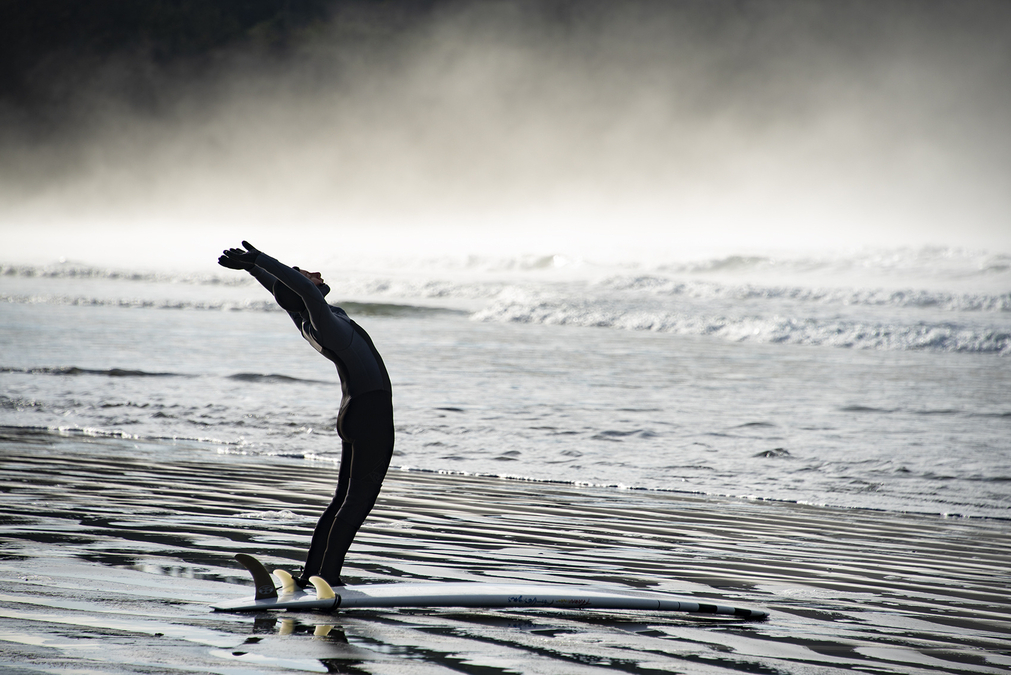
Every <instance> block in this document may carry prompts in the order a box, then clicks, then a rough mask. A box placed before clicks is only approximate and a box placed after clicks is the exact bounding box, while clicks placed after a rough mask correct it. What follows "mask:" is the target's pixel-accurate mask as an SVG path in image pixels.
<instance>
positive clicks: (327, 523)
mask: <svg viewBox="0 0 1011 675" xmlns="http://www.w3.org/2000/svg"><path fill="white" fill-rule="evenodd" d="M353 456H354V449H353V447H352V444H351V442H350V441H342V443H341V466H340V471H339V473H338V474H337V489H336V490H335V491H334V495H333V499H332V500H331V501H330V505H329V506H327V507H326V510H324V511H323V515H322V516H320V517H319V520H318V521H317V522H316V529H315V530H313V533H312V542H311V543H310V544H309V552H308V553H307V554H306V557H305V567H303V568H302V574H301V575H300V576H299V577H298V579H296V580H295V581H296V583H297V584H298V585H299V586H301V587H302V588H305V587H306V586H308V585H309V577H311V576H313V575H316V574H319V571H320V565H321V564H322V562H323V555H324V554H325V553H326V548H327V539H329V537H330V530H331V528H332V527H333V520H334V517H335V516H336V515H337V512H338V511H339V510H340V507H341V505H342V504H343V503H344V500H345V499H346V498H347V494H348V486H349V485H350V484H351V466H352V464H353V461H352V457H353Z"/></svg>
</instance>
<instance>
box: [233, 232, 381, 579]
mask: <svg viewBox="0 0 1011 675" xmlns="http://www.w3.org/2000/svg"><path fill="white" fill-rule="evenodd" d="M242 246H243V247H244V249H240V248H230V249H228V250H226V251H224V252H223V253H222V254H221V257H219V258H218V264H220V265H222V266H223V267H228V268H230V269H238V270H246V271H248V272H249V273H250V274H251V275H253V277H255V278H256V280H257V281H259V282H260V283H261V284H262V285H263V286H264V288H266V289H267V290H269V291H270V292H271V293H272V294H273V295H274V299H275V300H276V301H277V304H278V305H280V306H281V308H282V309H284V310H285V311H287V312H288V315H289V316H290V317H291V319H292V321H294V322H295V326H297V327H298V329H299V331H300V332H301V333H302V337H304V338H305V339H306V341H307V342H308V343H309V344H310V345H312V346H313V347H314V348H315V349H316V351H318V352H319V353H320V354H322V355H323V356H325V357H326V358H328V359H330V360H331V361H333V362H334V364H335V365H336V366H337V373H338V375H339V376H340V381H341V390H342V396H341V405H340V412H339V413H338V415H337V433H338V435H339V436H340V438H341V463H340V472H339V473H338V476H337V489H336V491H335V492H334V497H333V501H331V502H330V505H329V506H328V507H327V508H326V510H325V511H324V512H323V515H322V516H321V517H320V519H319V522H318V523H317V524H316V529H315V530H314V531H313V535H312V542H311V544H310V545H309V552H308V554H307V555H306V560H305V567H304V569H303V570H302V574H301V575H300V576H299V577H297V578H296V582H297V583H298V584H299V585H300V586H302V587H303V588H304V587H305V586H306V585H308V583H309V577H311V576H313V575H319V576H321V577H323V578H324V579H326V580H327V582H329V583H330V585H331V586H338V585H343V583H342V582H341V579H340V573H341V568H342V567H343V566H344V556H345V555H346V554H347V551H348V548H349V547H350V546H351V541H352V540H353V539H354V537H355V534H357V532H358V528H360V527H361V525H362V523H363V522H365V518H366V517H367V516H368V515H369V511H371V510H372V507H373V505H375V503H376V499H377V498H378V497H379V490H380V489H381V487H382V484H383V479H384V478H385V477H386V470H387V469H388V468H389V466H390V460H391V459H392V457H393V436H394V434H393V387H392V386H391V385H390V376H389V374H388V373H387V372H386V366H385V365H384V364H383V359H382V357H381V356H380V355H379V352H378V351H376V348H375V345H373V344H372V339H371V338H370V337H369V336H368V334H367V333H366V332H365V331H364V330H362V328H361V327H360V326H359V325H358V324H356V323H355V322H354V321H352V320H351V319H350V318H349V317H348V315H347V314H346V313H345V312H344V310H343V309H340V308H339V307H332V306H330V305H328V304H327V302H326V300H325V299H324V298H325V296H326V294H327V293H328V292H329V291H330V287H329V286H327V285H326V283H324V281H323V278H322V277H321V276H320V274H319V273H318V272H306V271H304V270H300V269H299V268H297V267H288V266H287V265H283V264H281V263H280V262H278V261H277V260H275V259H274V258H272V257H270V256H269V255H267V254H266V253H263V252H262V251H259V250H257V249H256V248H254V247H253V246H251V245H250V244H249V243H247V242H245V241H243V242H242Z"/></svg>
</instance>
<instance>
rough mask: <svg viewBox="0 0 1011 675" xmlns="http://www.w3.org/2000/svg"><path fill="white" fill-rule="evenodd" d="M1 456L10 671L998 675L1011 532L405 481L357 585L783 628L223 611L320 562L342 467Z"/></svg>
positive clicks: (400, 477)
mask: <svg viewBox="0 0 1011 675" xmlns="http://www.w3.org/2000/svg"><path fill="white" fill-rule="evenodd" d="M2 436H3V437H2V438H0V669H2V670H3V671H4V672H5V673H7V672H10V673H49V672H74V673H85V672H103V673H126V672H130V673H133V672H145V673H182V672H212V673H229V674H232V673H276V672H285V671H308V672H341V673H460V672H464V673H481V674H488V673H590V672H604V671H617V672H628V673H661V672H662V673H671V672H690V673H717V672H730V671H738V672H740V671H744V672H763V673H768V672H783V673H810V672H817V673H832V672H839V673H842V672H850V671H852V670H859V671H862V672H868V673H896V672H898V673H937V672H942V673H946V672H950V673H997V672H1007V671H1008V670H1011V523H1009V522H1007V521H1000V520H966V519H945V518H939V517H930V516H917V515H905V514H897V513H882V512H873V511H861V510H840V509H827V508H820V507H806V506H801V505H796V504H786V503H770V502H756V501H740V500H720V499H713V498H696V497H693V496H691V495H680V494H671V493H653V492H641V491H621V490H613V489H601V488H580V487H576V486H571V485H563V484H546V483H531V482H520V481H508V480H498V479H482V478H472V477H463V476H446V475H433V474H425V473H417V472H402V471H393V472H391V474H390V476H389V478H388V480H387V483H386V486H385V489H384V492H383V495H382V496H381V498H380V501H379V504H378V505H377V507H376V509H375V511H374V512H373V515H372V517H371V518H370V520H369V521H368V522H367V523H366V526H365V528H364V529H363V530H362V532H361V533H360V535H359V537H358V539H357V540H356V542H355V544H354V546H353V547H352V549H351V553H350V555H349V557H348V563H347V566H346V567H345V581H347V582H348V583H364V582H384V581H393V580H489V579H496V580H498V579H509V580H517V581H552V582H564V583H574V582H575V583H597V584H606V585H611V586H613V587H616V588H634V589H649V590H656V591H666V592H671V593H675V594H678V595H684V596H691V597H693V598H699V599H705V600H711V601H719V602H720V603H721V604H731V605H737V606H743V607H753V608H762V609H766V610H768V611H769V612H770V613H771V616H770V618H769V620H768V621H765V622H747V621H739V620H735V619H732V618H714V617H703V616H695V615H687V614H661V613H637V612H618V611H608V612H601V611H578V610H565V611H558V610H550V609H508V610H482V611H476V610H454V609H438V610H420V609H412V610H389V611H375V610H346V611H342V612H338V613H335V614H316V613H309V612H304V613H301V612H300V613H274V614H269V613H264V614H262V615H242V614H221V613H213V612H211V611H210V610H209V609H208V607H207V605H208V604H209V603H211V602H213V601H215V600H219V599H221V598H226V597H238V596H243V595H248V594H249V593H250V592H251V584H250V582H249V580H248V579H247V576H246V573H245V572H244V571H243V570H241V569H240V568H239V566H238V565H237V564H236V563H235V562H234V561H233V560H232V559H231V557H232V555H233V554H234V553H238V552H246V553H251V554H253V555H256V556H257V557H259V558H260V559H261V560H263V561H264V562H265V563H266V564H267V566H268V568H273V567H287V568H289V569H290V568H293V567H297V566H298V565H300V564H301V559H302V554H303V551H304V547H305V546H306V544H307V542H308V538H309V535H310V533H311V529H312V526H313V524H314V518H315V516H316V515H317V514H318V513H319V512H320V510H321V509H322V508H323V506H324V504H325V503H326V502H327V501H328V499H329V495H330V492H331V491H332V488H333V484H334V482H335V479H336V471H335V469H334V468H333V466H332V465H330V464H318V465H313V464H310V463H308V462H304V461H299V460H291V459H276V458H275V459H268V458H252V457H232V456H227V455H215V454H213V453H211V452H208V450H207V449H206V448H199V447H193V448H187V447H183V446H180V445H178V444H172V445H170V444H166V445H159V444H154V443H138V442H135V441H127V440H118V439H97V438H95V439H91V438H82V437H76V438H74V437H61V436H59V435H54V434H51V433H48V432H38V433H30V432H24V431H13V430H11V429H7V430H5V431H4V433H3V434H2Z"/></svg>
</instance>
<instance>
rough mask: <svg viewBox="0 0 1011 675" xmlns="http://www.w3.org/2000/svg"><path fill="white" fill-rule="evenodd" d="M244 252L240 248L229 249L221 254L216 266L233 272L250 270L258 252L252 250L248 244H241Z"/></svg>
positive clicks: (254, 249)
mask: <svg viewBox="0 0 1011 675" xmlns="http://www.w3.org/2000/svg"><path fill="white" fill-rule="evenodd" d="M242 245H243V246H244V247H245V249H246V250H243V249H241V248H230V249H227V250H225V251H222V252H221V256H220V257H219V258H218V264H219V265H221V266H222V267H227V268H229V269H233V270H251V269H252V268H253V266H254V265H255V264H256V257H257V256H258V255H260V251H259V250H257V249H256V248H254V247H253V246H252V245H251V244H250V243H249V242H246V241H244V242H242Z"/></svg>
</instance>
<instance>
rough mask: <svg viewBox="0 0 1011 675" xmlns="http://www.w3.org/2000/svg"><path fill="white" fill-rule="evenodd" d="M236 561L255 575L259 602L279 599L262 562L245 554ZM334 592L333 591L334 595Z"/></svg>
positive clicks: (240, 555) (237, 554)
mask: <svg viewBox="0 0 1011 675" xmlns="http://www.w3.org/2000/svg"><path fill="white" fill-rule="evenodd" d="M235 559H236V560H238V561H239V564H240V565H242V566H243V567H245V568H246V569H247V570H249V573H250V574H252V575H253V584H255V585H256V595H255V596H254V597H255V598H256V599H257V600H266V599H269V598H276V597H277V589H276V588H274V580H273V579H271V578H270V572H268V571H267V569H266V568H265V567H264V566H263V565H261V564H260V561H259V560H257V559H256V558H254V557H253V556H251V555H246V554H245V553H236V554H235ZM332 592H333V591H331V593H332Z"/></svg>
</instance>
